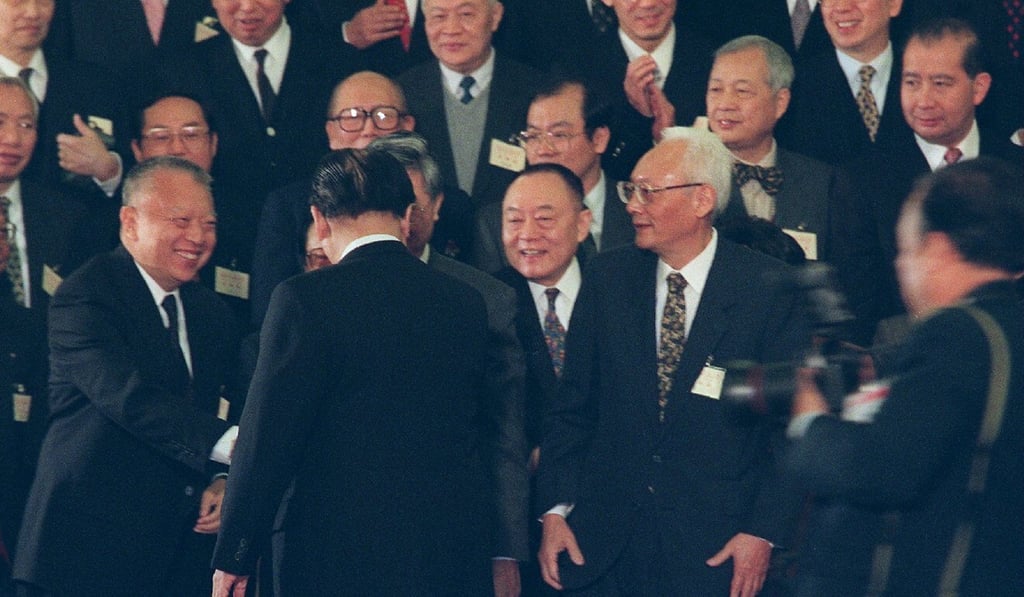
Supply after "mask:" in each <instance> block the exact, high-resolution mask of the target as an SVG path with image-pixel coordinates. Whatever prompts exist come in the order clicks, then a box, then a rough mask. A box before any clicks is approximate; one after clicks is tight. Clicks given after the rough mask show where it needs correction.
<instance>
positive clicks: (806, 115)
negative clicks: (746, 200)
mask: <svg viewBox="0 0 1024 597" xmlns="http://www.w3.org/2000/svg"><path fill="white" fill-rule="evenodd" d="M902 7H903V0H881V1H879V2H869V3H863V4H861V3H855V2H826V3H825V4H824V5H823V6H822V16H823V17H824V19H825V29H826V30H827V31H828V34H829V38H830V39H831V40H832V44H833V45H834V46H835V50H834V51H831V50H826V51H824V52H822V53H821V54H818V55H817V56H814V57H812V58H809V59H808V60H806V61H804V62H803V63H801V64H800V70H799V72H798V73H797V77H796V80H795V81H794V84H793V100H792V103H791V105H790V108H789V113H788V114H787V115H786V118H785V119H783V121H782V122H781V123H780V124H781V126H780V128H779V132H778V135H779V139H780V140H781V142H782V144H783V145H784V146H786V147H788V148H790V149H792V150H794V151H797V152H799V153H802V154H804V155H808V156H810V157H812V158H815V159H818V160H821V161H823V162H826V163H828V164H831V165H833V166H836V165H840V164H844V163H846V162H849V161H850V160H853V159H855V158H857V157H858V156H860V155H862V154H864V153H865V152H866V151H867V150H868V149H870V148H871V147H873V146H876V145H884V144H886V143H889V142H891V141H893V140H899V139H900V138H901V137H906V136H908V135H909V131H908V130H907V127H906V123H905V122H903V119H902V118H901V117H900V112H899V109H898V108H897V106H898V103H899V85H900V68H899V56H897V55H896V54H895V53H894V51H893V43H892V36H891V34H890V32H891V28H892V27H891V25H892V20H893V19H895V18H896V17H897V16H898V15H899V14H900V10H901V9H902Z"/></svg>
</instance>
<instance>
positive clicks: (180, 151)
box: [167, 133, 188, 156]
mask: <svg viewBox="0 0 1024 597" xmlns="http://www.w3.org/2000/svg"><path fill="white" fill-rule="evenodd" d="M167 150H168V151H169V152H170V154H171V155H177V156H181V155H185V154H186V153H187V152H188V148H187V147H186V146H185V141H183V140H182V138H181V133H174V134H172V135H171V142H170V145H169V146H168V148H167Z"/></svg>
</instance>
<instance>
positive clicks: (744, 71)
mask: <svg viewBox="0 0 1024 597" xmlns="http://www.w3.org/2000/svg"><path fill="white" fill-rule="evenodd" d="M711 78H712V79H746V80H750V81H764V82H767V80H768V61H767V60H766V59H765V57H764V52H763V51H762V50H761V49H760V48H746V49H744V50H740V51H738V52H730V53H728V54H723V55H721V56H719V57H717V58H715V63H714V65H712V67H711Z"/></svg>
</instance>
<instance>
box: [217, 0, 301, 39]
mask: <svg viewBox="0 0 1024 597" xmlns="http://www.w3.org/2000/svg"><path fill="white" fill-rule="evenodd" d="M288 2H289V0H213V10H214V11H216V13H217V20H218V21H219V22H220V25H221V27H224V30H225V31H227V32H228V35H230V36H231V37H232V38H234V39H237V40H238V41H240V42H241V43H243V44H245V45H247V46H252V47H258V46H262V45H263V44H265V43H267V40H268V39H270V38H271V37H272V36H273V35H274V33H277V29H278V28H279V27H280V26H281V22H282V19H283V15H284V6H285V4H288Z"/></svg>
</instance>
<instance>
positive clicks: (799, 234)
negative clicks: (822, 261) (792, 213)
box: [782, 228, 818, 260]
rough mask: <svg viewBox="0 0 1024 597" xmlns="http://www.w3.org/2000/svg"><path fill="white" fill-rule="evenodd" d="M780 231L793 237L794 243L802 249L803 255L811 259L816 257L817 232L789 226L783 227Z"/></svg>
mask: <svg viewBox="0 0 1024 597" xmlns="http://www.w3.org/2000/svg"><path fill="white" fill-rule="evenodd" d="M782 231H783V232H785V233H786V234H788V235H790V236H791V237H793V240H795V241H796V244H798V245H800V248H801V249H803V250H804V257H806V258H808V259H813V260H817V259H818V235H817V234H815V233H813V232H807V231H805V230H791V229H789V228H783V229H782Z"/></svg>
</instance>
